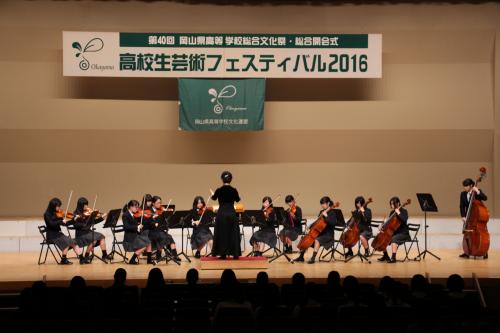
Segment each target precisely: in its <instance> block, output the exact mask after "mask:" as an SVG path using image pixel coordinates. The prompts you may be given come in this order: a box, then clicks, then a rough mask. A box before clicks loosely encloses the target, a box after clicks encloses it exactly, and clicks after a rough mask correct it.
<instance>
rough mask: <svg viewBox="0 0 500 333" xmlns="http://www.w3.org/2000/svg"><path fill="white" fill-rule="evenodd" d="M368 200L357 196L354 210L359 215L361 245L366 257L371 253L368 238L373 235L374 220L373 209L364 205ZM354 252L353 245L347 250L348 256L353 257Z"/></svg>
mask: <svg viewBox="0 0 500 333" xmlns="http://www.w3.org/2000/svg"><path fill="white" fill-rule="evenodd" d="M365 203H366V201H365V198H363V197H362V196H359V197H356V199H354V207H355V208H356V210H355V211H354V212H355V213H356V214H357V215H358V217H359V223H358V228H359V240H360V241H361V246H363V249H364V250H365V254H364V255H365V257H368V256H369V255H370V249H369V247H368V240H369V239H370V238H372V237H373V232H372V227H371V222H372V211H371V209H370V208H368V207H364V205H365ZM353 255H354V253H353V252H352V247H351V248H349V249H348V250H347V253H346V257H352V256H353Z"/></svg>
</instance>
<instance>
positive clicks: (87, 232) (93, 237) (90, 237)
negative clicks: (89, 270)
mask: <svg viewBox="0 0 500 333" xmlns="http://www.w3.org/2000/svg"><path fill="white" fill-rule="evenodd" d="M92 212H93V211H92V208H90V207H89V202H88V200H87V199H86V198H83V197H82V198H79V199H78V201H77V203H76V209H75V211H74V213H73V216H74V217H73V226H74V227H75V231H76V235H75V240H76V243H77V244H78V246H80V247H84V246H87V250H86V251H85V258H89V256H90V253H92V251H93V250H94V247H95V246H96V245H98V244H99V247H100V248H101V252H102V260H104V261H106V260H111V257H108V252H107V251H106V239H105V237H104V235H103V234H101V233H100V232H97V231H92V230H91V229H90V228H91V227H92V224H93V223H92V221H89V220H90V216H91V214H92ZM105 217H106V214H100V213H99V214H98V215H97V216H96V217H95V221H94V223H98V222H102V221H103V220H104V218H105Z"/></svg>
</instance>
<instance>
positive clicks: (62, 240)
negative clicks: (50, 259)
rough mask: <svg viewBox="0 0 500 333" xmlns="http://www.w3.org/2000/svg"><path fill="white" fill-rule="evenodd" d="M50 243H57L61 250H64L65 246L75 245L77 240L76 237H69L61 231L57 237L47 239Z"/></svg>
mask: <svg viewBox="0 0 500 333" xmlns="http://www.w3.org/2000/svg"><path fill="white" fill-rule="evenodd" d="M47 242H48V243H52V244H55V245H56V246H57V247H58V248H59V249H60V250H61V251H63V250H64V249H65V248H67V247H69V246H72V245H75V244H76V242H75V240H74V239H71V238H69V237H68V236H66V235H65V234H63V233H62V232H60V233H59V234H58V235H57V237H54V238H52V237H51V238H50V239H47Z"/></svg>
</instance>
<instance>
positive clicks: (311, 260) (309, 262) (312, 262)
mask: <svg viewBox="0 0 500 333" xmlns="http://www.w3.org/2000/svg"><path fill="white" fill-rule="evenodd" d="M315 262H316V258H315V257H311V259H309V260H308V261H307V263H308V264H314V263H315Z"/></svg>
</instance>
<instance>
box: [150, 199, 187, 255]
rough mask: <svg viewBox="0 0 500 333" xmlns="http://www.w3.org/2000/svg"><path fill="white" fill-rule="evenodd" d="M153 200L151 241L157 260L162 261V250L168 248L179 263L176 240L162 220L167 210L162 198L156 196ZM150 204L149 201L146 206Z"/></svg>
mask: <svg viewBox="0 0 500 333" xmlns="http://www.w3.org/2000/svg"><path fill="white" fill-rule="evenodd" d="M148 199H149V198H148ZM151 200H152V201H151V202H152V206H151V210H152V212H153V223H152V224H151V225H149V228H150V231H149V239H150V240H151V242H152V245H153V246H154V247H155V248H156V260H157V261H159V260H160V259H161V251H162V249H163V248H168V249H169V250H170V253H171V254H172V258H173V259H174V260H175V261H179V260H180V259H179V257H178V255H177V248H176V245H175V241H174V238H173V237H172V236H171V235H170V234H169V233H168V232H167V230H166V228H162V224H161V222H162V221H161V219H162V218H163V215H162V214H163V213H164V212H165V208H163V206H162V201H161V198H160V197H159V196H154V197H152V198H151ZM148 202H149V201H146V204H148ZM145 209H146V208H145Z"/></svg>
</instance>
